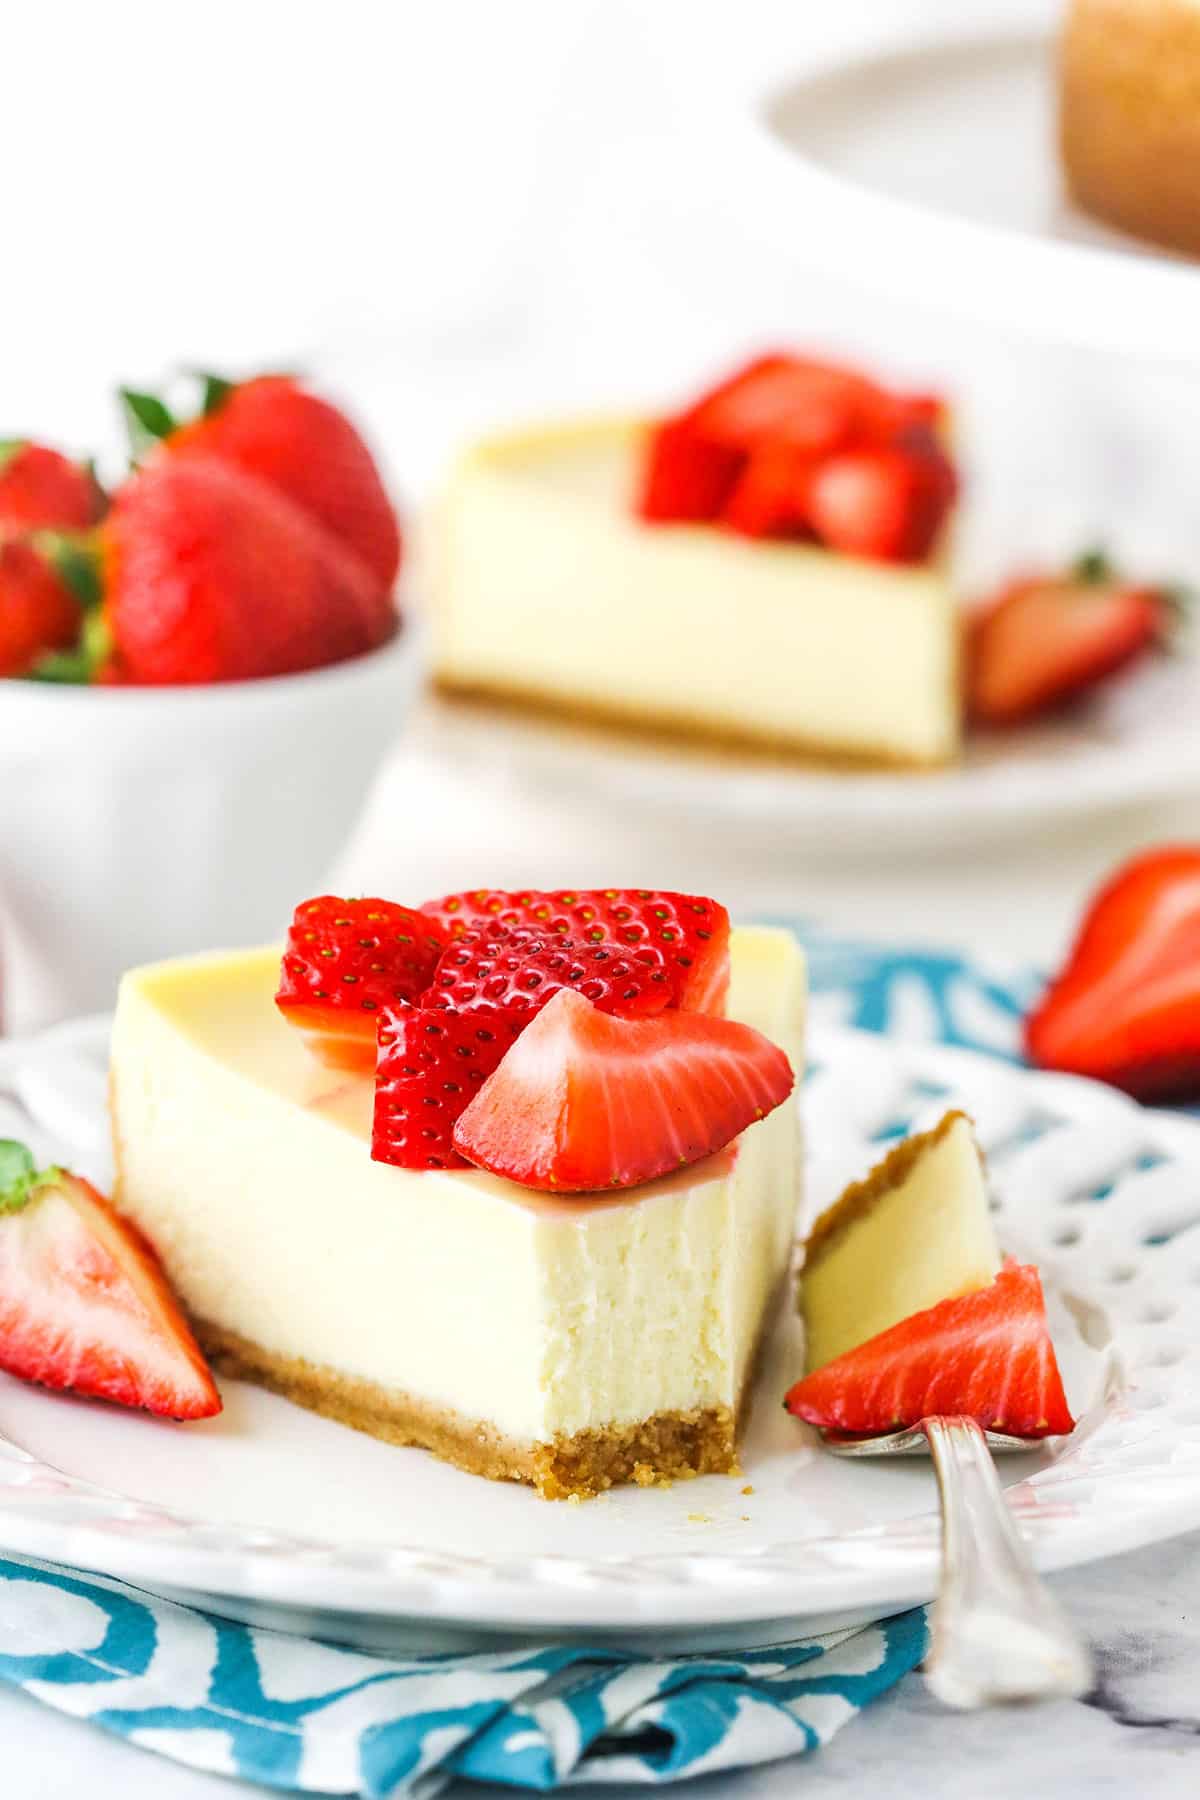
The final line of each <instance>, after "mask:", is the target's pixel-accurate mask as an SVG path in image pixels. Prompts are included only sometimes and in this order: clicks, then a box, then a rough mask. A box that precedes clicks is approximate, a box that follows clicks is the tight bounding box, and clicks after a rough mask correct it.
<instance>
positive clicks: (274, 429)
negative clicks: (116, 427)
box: [125, 375, 401, 592]
mask: <svg viewBox="0 0 1200 1800" xmlns="http://www.w3.org/2000/svg"><path fill="white" fill-rule="evenodd" d="M125 401H126V405H127V406H128V407H129V409H130V412H131V414H132V416H133V418H134V420H135V422H136V423H137V425H138V427H139V429H140V432H141V434H142V435H143V436H151V437H155V436H157V437H160V438H161V439H162V441H163V443H164V444H165V446H166V448H167V449H168V450H189V451H192V450H202V451H204V452H206V453H208V454H210V455H212V456H218V457H220V458H221V459H222V460H223V461H225V462H228V463H233V464H235V465H236V466H237V467H238V468H240V469H244V470H246V471H247V472H248V473H249V474H251V475H257V476H259V477H260V478H261V479H262V480H263V481H266V482H269V483H270V484H271V486H272V487H275V488H278V489H280V490H281V491H282V492H283V493H285V494H286V495H287V496H288V498H289V499H290V500H293V501H294V502H295V503H296V505H297V506H299V507H301V508H302V509H303V510H304V511H305V512H306V513H308V514H310V515H311V516H312V517H313V518H315V519H318V520H319V521H320V523H321V524H322V525H324V526H325V527H326V529H327V530H328V531H331V532H332V533H333V535H334V536H335V537H336V538H338V539H339V540H340V541H341V542H342V543H343V544H345V545H347V546H348V548H349V549H351V550H352V551H354V553H355V554H356V555H357V556H359V557H361V559H362V561H363V562H364V564H365V565H366V567H367V568H368V569H369V570H370V572H371V574H372V576H373V577H374V579H375V580H376V581H377V582H378V584H379V586H380V587H381V588H382V589H383V590H384V591H385V592H387V591H390V589H391V588H392V585H393V583H394V582H395V579H396V575H397V572H398V570H399V567H400V554H401V543H400V528H399V525H398V523H397V520H396V513H395V510H394V508H393V506H392V504H391V501H390V500H389V499H388V497H387V492H386V490H385V488H384V485H383V482H382V480H381V478H380V474H379V470H378V468H377V467H376V464H375V459H374V458H373V456H372V455H371V452H370V450H368V448H367V446H366V444H365V443H364V442H363V439H362V438H361V436H360V435H359V433H358V431H357V430H356V429H355V427H354V426H353V425H352V424H351V423H350V421H349V419H348V418H347V417H346V415H345V413H343V412H341V411H339V409H338V408H337V407H336V406H331V405H330V403H329V402H328V401H327V400H322V399H320V398H319V397H318V396H317V395H316V394H312V393H309V392H308V390H307V389H306V388H304V387H302V386H301V384H300V383H299V382H298V381H296V380H294V379H293V377H291V376H289V375H260V376H258V377H257V378H256V379H254V380H252V381H243V382H238V383H236V384H233V383H230V382H227V381H222V380H219V379H217V378H215V377H211V376H210V377H209V379H208V381H207V384H206V390H205V404H204V411H203V413H202V415H201V417H200V418H198V419H195V420H193V421H191V422H190V423H188V424H183V425H176V423H175V421H174V420H173V419H172V418H171V415H170V414H169V413H168V412H167V410H166V408H165V407H163V406H162V403H161V402H160V401H157V400H155V399H154V398H153V397H152V396H149V395H139V394H133V393H126V395H125Z"/></svg>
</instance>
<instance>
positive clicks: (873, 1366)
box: [785, 1262, 1075, 1438]
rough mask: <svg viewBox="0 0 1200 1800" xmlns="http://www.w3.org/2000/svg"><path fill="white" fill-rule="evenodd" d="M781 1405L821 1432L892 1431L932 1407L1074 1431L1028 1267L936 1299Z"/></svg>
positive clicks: (1023, 1432) (1032, 1427) (1038, 1433)
mask: <svg viewBox="0 0 1200 1800" xmlns="http://www.w3.org/2000/svg"><path fill="white" fill-rule="evenodd" d="M785 1405H786V1406H787V1408H788V1411H789V1412H792V1413H794V1414H795V1415H796V1417H797V1418H799V1419H807V1421H808V1423H809V1424H810V1425H819V1426H820V1427H821V1429H822V1430H824V1431H846V1432H855V1433H862V1434H869V1433H872V1432H887V1431H895V1430H897V1429H898V1428H899V1427H901V1426H904V1425H916V1424H918V1423H919V1422H920V1421H921V1420H922V1419H927V1418H929V1417H930V1416H931V1415H933V1414H936V1413H941V1414H943V1415H953V1416H955V1417H961V1418H970V1419H975V1420H977V1421H978V1423H979V1424H980V1425H982V1426H983V1427H984V1428H985V1429H987V1430H991V1431H1003V1432H1007V1433H1008V1434H1009V1435H1010V1436H1012V1437H1027V1438H1039V1437H1048V1436H1050V1435H1052V1434H1053V1435H1056V1436H1057V1435H1060V1434H1062V1433H1064V1432H1068V1431H1073V1430H1074V1427H1075V1421H1074V1420H1073V1419H1072V1417H1071V1414H1070V1410H1069V1408H1068V1406H1067V1397H1066V1395H1065V1393H1064V1392H1063V1385H1062V1377H1061V1376H1060V1375H1059V1372H1058V1363H1057V1361H1056V1360H1055V1355H1054V1345H1053V1344H1052V1343H1051V1341H1050V1331H1049V1328H1048V1326H1047V1324H1046V1307H1045V1302H1044V1300H1043V1298H1042V1284H1041V1280H1040V1278H1039V1276H1038V1272H1037V1270H1036V1269H1034V1268H1031V1267H1024V1268H1022V1267H1019V1266H1018V1265H1017V1264H1016V1263H1014V1262H1008V1263H1005V1265H1004V1267H1003V1268H1002V1269H1001V1271H1000V1273H999V1274H998V1275H997V1277H996V1279H995V1281H993V1282H992V1284H991V1285H990V1287H985V1288H978V1289H976V1291H975V1292H974V1293H970V1294H960V1295H957V1296H956V1297H955V1298H954V1299H951V1300H941V1301H939V1302H938V1304H937V1305H936V1306H931V1307H929V1308H928V1309H927V1311H925V1312H919V1313H914V1314H913V1315H912V1317H911V1318H909V1319H902V1320H901V1321H900V1323H899V1324H898V1325H893V1326H892V1327H891V1329H890V1330H888V1331H881V1332H880V1333H879V1335H878V1336H877V1337H873V1338H868V1340H867V1342H866V1343H865V1344H859V1345H858V1346H857V1347H856V1348H855V1349H853V1350H848V1351H847V1352H846V1353H845V1355H844V1356H838V1357H835V1359H834V1360H833V1362H830V1363H826V1364H825V1366H824V1368H821V1369H816V1370H814V1372H813V1373H812V1374H811V1375H806V1376H805V1377H804V1379H803V1381H798V1382H797V1383H796V1385H795V1386H794V1387H793V1388H791V1389H790V1390H789V1392H788V1395H787V1398H786V1401H785Z"/></svg>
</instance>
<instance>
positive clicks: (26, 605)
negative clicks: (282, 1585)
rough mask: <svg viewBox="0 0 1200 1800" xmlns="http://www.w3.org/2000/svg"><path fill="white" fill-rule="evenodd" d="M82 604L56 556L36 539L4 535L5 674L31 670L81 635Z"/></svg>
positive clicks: (1, 617) (0, 656) (0, 631)
mask: <svg viewBox="0 0 1200 1800" xmlns="http://www.w3.org/2000/svg"><path fill="white" fill-rule="evenodd" d="M80 618H81V613H80V607H79V602H78V600H77V599H76V597H75V595H74V593H73V592H72V590H71V588H70V586H69V585H68V583H67V582H66V581H65V580H64V579H63V577H62V575H61V573H60V572H59V570H58V569H57V568H56V567H55V565H54V562H53V561H52V559H51V558H50V557H49V556H47V555H45V554H44V553H43V551H42V550H41V549H40V548H39V547H38V546H37V545H36V544H35V543H33V542H32V541H31V540H30V539H28V538H23V537H10V538H0V675H28V674H30V673H31V672H32V671H33V670H34V669H35V668H36V667H37V665H38V663H39V662H40V661H41V659H42V658H43V657H45V656H47V655H52V654H53V653H54V652H56V651H67V650H69V649H70V647H71V646H72V645H73V644H74V643H75V640H76V638H77V637H78V635H79V626H80Z"/></svg>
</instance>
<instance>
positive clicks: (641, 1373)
mask: <svg viewBox="0 0 1200 1800" xmlns="http://www.w3.org/2000/svg"><path fill="white" fill-rule="evenodd" d="M278 969H279V952H278V950H275V949H268V950H261V951H250V952H246V953H242V954H235V955H220V956H206V957H198V958H189V959H186V960H184V961H180V962H175V963H167V964H159V965H155V966H153V967H150V968H148V969H142V970H136V971H134V972H133V973H132V974H130V975H129V976H127V977H126V980H125V982H124V984H123V986H122V990H121V996H120V1002H119V1006H118V1011H117V1019H116V1025H115V1028H114V1037H113V1063H112V1093H113V1127H114V1139H115V1147H116V1154H117V1163H118V1187H117V1194H116V1199H117V1204H118V1205H119V1206H120V1207H121V1209H122V1210H123V1211H124V1212H126V1213H127V1214H128V1215H129V1216H131V1217H132V1218H134V1219H135V1220H136V1222H137V1223H138V1224H139V1225H140V1226H141V1227H142V1229H143V1230H144V1231H145V1232H146V1233H147V1235H148V1236H149V1237H150V1238H151V1240H152V1241H153V1242H154V1244H155V1245H156V1247H157V1248H158V1250H159V1252H160V1254H161V1255H162V1256H163V1258H164V1261H165V1263H166V1266H167V1269H168V1272H169V1274H170V1276H171V1278H172V1280H173V1282H174V1283H175V1285H176V1287H177V1289H178V1291H179V1293H180V1295H181V1297H182V1299H183V1301H184V1303H185V1305H186V1306H187V1308H188V1310H189V1312H190V1313H191V1314H192V1316H193V1318H194V1319H195V1320H196V1322H197V1326H198V1329H199V1332H200V1335H201V1338H202V1340H203V1341H204V1342H205V1343H206V1344H207V1345H208V1346H209V1347H210V1348H211V1349H213V1350H214V1351H215V1352H216V1354H217V1355H218V1357H219V1358H222V1359H223V1360H225V1362H226V1364H227V1366H231V1367H234V1368H235V1369H236V1370H237V1371H238V1372H239V1373H243V1374H249V1375H251V1376H252V1377H253V1378H255V1379H259V1380H264V1381H266V1382H267V1384H268V1385H271V1386H275V1387H278V1388H280V1389H281V1390H282V1391H285V1392H289V1393H291V1394H292V1396H293V1397H294V1398H298V1399H301V1400H303V1401H304V1402H305V1403H306V1404H310V1405H316V1406H319V1407H320V1408H321V1410H325V1411H329V1412H332V1413H334V1414H335V1416H338V1417H341V1418H345V1419H347V1421H348V1422H350V1423H354V1424H359V1425H361V1426H362V1427H363V1428H364V1429H368V1430H375V1431H377V1432H378V1434H379V1435H383V1436H388V1437H392V1438H394V1439H396V1440H397V1441H401V1442H420V1443H425V1444H427V1445H428V1446H429V1447H432V1448H435V1449H438V1450H440V1451H441V1453H442V1454H445V1455H448V1456H450V1457H451V1458H452V1459H453V1460H455V1461H459V1462H462V1463H463V1464H464V1465H465V1466H467V1467H474V1468H477V1469H478V1470H479V1472H482V1473H487V1474H506V1475H514V1476H516V1477H517V1478H519V1479H525V1480H531V1481H534V1482H535V1483H536V1485H538V1486H539V1487H540V1488H541V1489H542V1491H543V1492H551V1493H556V1492H559V1491H572V1490H573V1488H576V1489H579V1490H582V1491H591V1490H592V1489H593V1488H594V1487H597V1486H603V1485H607V1480H608V1479H610V1478H611V1479H626V1478H628V1476H629V1475H630V1474H632V1473H633V1472H634V1467H635V1465H638V1466H644V1467H645V1468H646V1469H648V1470H650V1472H651V1474H653V1473H655V1471H654V1470H653V1463H654V1455H653V1445H654V1443H655V1442H657V1441H659V1440H661V1441H662V1442H663V1443H664V1444H666V1447H665V1448H664V1449H663V1450H662V1460H663V1461H664V1462H665V1463H666V1464H667V1465H668V1469H667V1470H666V1471H658V1472H670V1465H671V1464H672V1463H673V1462H675V1463H679V1465H680V1466H679V1467H678V1468H677V1469H675V1471H674V1472H691V1471H689V1470H688V1469H687V1468H686V1467H685V1466H684V1464H685V1463H686V1458H687V1455H688V1454H690V1452H689V1451H688V1449H687V1447H686V1445H685V1447H684V1448H683V1449H681V1448H680V1443H681V1442H682V1440H683V1439H687V1437H688V1432H689V1431H691V1432H692V1437H693V1438H694V1439H695V1440H696V1444H699V1442H700V1439H701V1438H702V1439H703V1440H704V1443H705V1444H707V1445H708V1449H707V1450H705V1451H704V1453H703V1457H702V1458H701V1460H702V1461H704V1458H707V1462H706V1464H705V1466H718V1465H719V1463H720V1459H721V1457H722V1456H724V1458H725V1463H726V1466H729V1464H730V1463H731V1462H732V1458H733V1438H732V1433H733V1429H734V1422H735V1420H736V1415H737V1412H738V1409H739V1406H740V1404H741V1400H742V1396H743V1392H744V1390H745V1387H746V1385H747V1381H748V1377H749V1371H750V1368H751V1365H752V1361H753V1357H754V1351H755V1347H756V1344H757V1342H758V1339H759V1336H760V1333H761V1331H762V1328H763V1323H764V1319H765V1316H766V1313H767V1310H768V1307H769V1305H770V1303H771V1299H772V1296H773V1294H774V1293H775V1292H776V1290H777V1289H778V1287H779V1284H780V1282H781V1279H782V1276H783V1274H784V1270H785V1268H786V1265H787V1261H788V1256H789V1251H790V1246H791V1241H792V1234H793V1227H794V1215H795V1208H796V1201H797V1190H798V1183H799V1144H798V1125H797V1114H796V1110H795V1108H794V1106H792V1105H786V1106H783V1107H781V1108H779V1109H778V1110H777V1111H776V1112H775V1113H773V1114H772V1115H770V1116H769V1117H768V1118H767V1119H765V1120H763V1121H761V1122H759V1123H758V1124H755V1125H753V1126H751V1127H750V1128H749V1130H747V1131H746V1132H744V1133H743V1134H742V1136H741V1137H740V1138H739V1139H738V1140H736V1142H735V1143H734V1144H733V1145H731V1146H730V1147H729V1148H728V1149H727V1150H725V1151H723V1152H720V1153H719V1154H718V1155H716V1156H714V1157H711V1158H709V1159H707V1160H706V1161H705V1162H703V1163H698V1164H696V1165H694V1166H693V1167H692V1168H690V1169H687V1170H684V1171H682V1172H680V1173H679V1174H677V1175H673V1176H671V1177H668V1178H666V1179H664V1180H660V1181H656V1182H652V1183H648V1184H646V1185H645V1186H643V1187H640V1188H636V1189H631V1190H628V1191H627V1192H626V1193H624V1194H621V1195H617V1196H609V1195H605V1196H597V1197H594V1198H593V1197H584V1198H582V1199H578V1200H566V1199H556V1198H546V1197H543V1196H540V1195H537V1194H534V1193H532V1192H530V1191H528V1190H526V1189H523V1188H520V1187H517V1186H515V1185H514V1184H512V1183H509V1182H505V1181H502V1180H498V1179H496V1178H495V1177H492V1176H490V1175H486V1174H484V1173H482V1172H479V1171H475V1170H459V1171H446V1172H433V1171H431V1172H414V1171H409V1170H404V1169H398V1168H393V1167H391V1166H389V1165H385V1164H382V1163H376V1162H373V1161H372V1160H371V1158H370V1154H369V1146H370V1133H371V1114H372V1103H373V1084H372V1082H371V1081H370V1079H369V1078H362V1077H355V1076H349V1077H347V1076H344V1075H339V1074H336V1073H333V1072H331V1071H329V1070H326V1069H324V1068H322V1067H321V1066H320V1065H319V1064H318V1063H317V1062H315V1061H314V1060H313V1058H312V1057H311V1055H310V1054H309V1052H308V1051H307V1049H306V1048H305V1046H304V1044H303V1042H302V1041H301V1039H300V1037H299V1034H297V1033H296V1032H294V1031H293V1030H291V1029H290V1028H289V1026H288V1025H287V1024H286V1023H285V1022H284V1021H283V1020H282V1019H281V1018H280V1016H279V1014H278V1012H277V1010H276V1008H275V1006H274V1004H273V995H274V990H275V985H276V981H277V977H278ZM729 1011H730V1015H731V1016H732V1017H736V1018H740V1019H743V1020H745V1021H746V1022H747V1023H750V1024H753V1025H755V1026H757V1027H758V1028H759V1029H760V1030H762V1031H764V1032H765V1033H766V1034H767V1035H768V1036H769V1037H771V1038H772V1039H773V1040H774V1041H775V1042H777V1043H779V1044H780V1045H781V1046H782V1047H783V1048H784V1049H785V1050H786V1051H787V1052H788V1054H789V1056H790V1057H791V1058H792V1060H793V1063H794V1066H795V1067H796V1070H797V1073H799V1071H800V1068H801V1066H802V1056H803V1011H804V968H803V959H802V956H801V954H800V951H799V949H798V947H797V946H796V944H795V942H794V940H793V939H792V938H791V937H790V935H789V934H787V933H785V932H778V931H771V930H766V929H752V930H743V931H738V932H736V933H735V934H734V940H733V951H732V983H731V993H730V1003H729ZM681 1419H682V1420H683V1421H684V1424H683V1425H680V1423H679V1421H680V1420H681ZM650 1421H658V1422H659V1423H658V1425H657V1426H656V1427H655V1432H656V1433H657V1436H655V1433H653V1432H652V1433H650V1435H649V1436H647V1435H646V1431H645V1430H644V1429H643V1430H642V1435H641V1436H640V1437H639V1435H638V1432H639V1429H641V1428H645V1427H647V1425H648V1422H650ZM664 1421H666V1422H667V1423H663V1422H664ZM688 1421H690V1424H689V1423H688ZM584 1439H587V1440H589V1441H588V1443H587V1444H586V1445H583V1447H582V1448H581V1440H584ZM667 1439H669V1440H670V1441H669V1444H667ZM591 1440H595V1441H594V1442H593V1441H591ZM617 1440H620V1442H621V1443H623V1444H624V1446H625V1448H624V1449H623V1450H621V1451H620V1453H619V1454H616V1457H615V1461H614V1462H613V1463H612V1470H610V1471H609V1474H608V1475H606V1474H605V1467H606V1465H605V1461H604V1458H605V1455H606V1454H607V1452H606V1450H605V1448H604V1444H605V1442H607V1443H608V1445H609V1448H611V1446H612V1444H613V1443H615V1442H616V1441H617ZM689 1441H690V1440H689ZM696 1444H693V1448H695V1447H696ZM571 1446H574V1448H573V1449H572V1448H570V1447H571ZM714 1446H717V1447H716V1448H714ZM539 1447H541V1448H542V1449H544V1450H545V1452H546V1453H545V1454H539ZM647 1450H649V1451H650V1454H649V1456H647V1455H646V1454H643V1452H646V1451H647ZM585 1452H586V1453H585ZM572 1457H573V1458H574V1461H572ZM681 1459H682V1460H681ZM581 1467H582V1468H583V1470H584V1474H583V1475H582V1476H581V1477H580V1479H579V1480H578V1481H575V1479H574V1476H573V1475H572V1470H573V1469H574V1470H575V1471H576V1473H578V1471H579V1468H581ZM539 1471H540V1473H539ZM613 1471H615V1473H614V1472H613Z"/></svg>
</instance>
